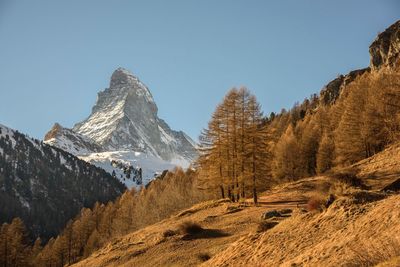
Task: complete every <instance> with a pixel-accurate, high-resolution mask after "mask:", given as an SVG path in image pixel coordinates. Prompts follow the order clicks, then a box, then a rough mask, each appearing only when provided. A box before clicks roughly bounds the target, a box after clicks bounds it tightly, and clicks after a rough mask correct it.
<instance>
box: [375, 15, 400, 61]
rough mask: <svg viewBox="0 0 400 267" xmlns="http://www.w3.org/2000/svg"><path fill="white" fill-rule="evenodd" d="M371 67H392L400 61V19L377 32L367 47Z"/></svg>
mask: <svg viewBox="0 0 400 267" xmlns="http://www.w3.org/2000/svg"><path fill="white" fill-rule="evenodd" d="M369 53H370V55H371V64H370V66H371V68H372V69H379V68H380V67H381V66H389V67H393V66H395V65H398V64H399V62H400V20H399V21H397V22H395V23H394V24H392V25H391V26H390V27H389V28H387V29H386V30H385V31H384V32H382V33H380V34H378V36H377V37H376V39H375V41H374V42H373V43H372V44H371V45H370V47H369Z"/></svg>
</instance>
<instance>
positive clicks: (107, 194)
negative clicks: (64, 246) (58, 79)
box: [0, 124, 126, 239]
mask: <svg viewBox="0 0 400 267" xmlns="http://www.w3.org/2000/svg"><path fill="white" fill-rule="evenodd" d="M125 189H126V187H125V186H124V185H123V184H122V183H120V182H119V181H118V180H117V179H115V178H113V177H112V176H111V175H110V174H109V173H107V172H106V171H104V170H103V169H101V168H98V167H96V166H93V165H92V164H89V163H88V162H86V161H83V160H80V159H79V158H77V157H75V156H74V155H72V154H70V153H67V152H65V151H64V150H62V149H59V148H56V147H52V146H49V145H47V144H44V143H43V142H41V141H39V140H35V139H31V138H29V137H28V136H26V135H24V134H21V133H19V132H18V131H15V130H12V129H10V128H8V127H6V126H3V125H1V124H0V224H1V223H3V222H10V221H11V220H12V218H14V217H20V218H22V219H23V220H24V221H25V222H26V223H27V225H29V229H30V230H31V233H32V236H34V237H37V236H41V237H42V238H44V239H48V238H50V237H51V236H54V235H56V234H58V233H59V231H60V229H62V227H64V226H65V223H66V222H67V221H68V220H70V219H72V218H73V217H74V216H76V215H77V214H78V213H79V211H80V210H81V208H82V207H92V206H93V205H94V203H95V202H102V203H105V202H108V201H110V200H113V199H115V198H116V197H117V196H119V195H120V194H121V193H122V192H124V191H125Z"/></svg>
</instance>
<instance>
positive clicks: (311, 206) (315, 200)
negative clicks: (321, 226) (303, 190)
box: [306, 196, 324, 211]
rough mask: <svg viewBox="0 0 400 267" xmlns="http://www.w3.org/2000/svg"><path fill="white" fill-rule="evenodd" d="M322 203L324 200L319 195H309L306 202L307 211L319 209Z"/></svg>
mask: <svg viewBox="0 0 400 267" xmlns="http://www.w3.org/2000/svg"><path fill="white" fill-rule="evenodd" d="M323 205H324V200H323V199H322V198H321V197H319V196H313V197H311V198H310V199H309V200H308V202H307V207H306V209H307V211H314V210H318V211H321V210H322V207H323Z"/></svg>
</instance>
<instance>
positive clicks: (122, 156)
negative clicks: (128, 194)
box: [45, 68, 198, 186]
mask: <svg viewBox="0 0 400 267" xmlns="http://www.w3.org/2000/svg"><path fill="white" fill-rule="evenodd" d="M157 112H158V109H157V105H156V104H155V102H154V100H153V96H152V95H151V93H150V91H149V89H148V88H147V87H146V86H145V85H144V84H143V83H142V82H141V81H140V80H139V79H138V78H137V77H135V76H134V75H133V74H132V73H130V72H129V71H127V70H125V69H122V68H119V69H117V70H116V71H114V73H113V74H112V76H111V81H110V86H109V87H108V88H106V89H105V90H104V91H101V92H99V93H98V97H97V101H96V104H95V105H94V107H93V109H92V112H91V114H90V116H89V117H88V118H87V119H85V120H84V121H82V122H80V123H77V124H76V125H75V126H74V127H73V129H67V128H63V127H62V126H61V125H59V124H55V125H54V126H53V128H52V129H51V130H50V131H49V132H48V133H47V134H46V136H45V142H46V143H47V144H50V145H52V146H56V147H58V148H61V149H63V150H65V151H68V152H70V153H72V154H74V155H76V156H79V157H81V158H82V159H85V160H86V159H87V160H88V161H90V162H92V163H94V164H96V165H97V166H100V167H102V168H104V169H106V170H107V171H109V172H110V173H116V174H119V173H120V172H121V170H118V169H115V168H109V166H110V165H111V163H112V162H114V161H123V162H124V164H128V165H129V164H130V165H131V166H133V167H135V168H138V169H140V168H143V166H146V167H144V168H145V169H143V170H142V171H143V173H144V174H146V176H147V177H143V180H144V182H146V181H149V179H151V178H152V177H153V176H154V175H156V174H157V173H158V172H162V171H163V170H164V169H165V168H166V166H168V167H169V168H172V167H173V166H175V165H179V166H182V167H187V166H188V165H189V164H190V162H191V161H193V160H194V159H195V158H196V157H197V153H198V152H197V150H196V144H195V143H194V142H193V140H192V139H191V138H190V137H189V136H187V135H186V134H185V133H184V132H182V131H174V130H172V129H171V128H170V127H169V126H168V124H167V123H166V122H165V121H164V120H162V119H160V118H159V117H158V115H157ZM111 152H113V153H111ZM115 152H118V153H115ZM138 153H139V154H138ZM129 155H140V157H139V158H138V157H137V156H132V157H130V156H129ZM89 159H90V160H89ZM149 162H150V163H154V164H150V163H149ZM117 177H118V178H120V179H121V180H122V181H124V182H125V184H126V185H127V186H131V185H132V181H131V182H127V181H126V178H127V177H125V175H122V176H121V175H117Z"/></svg>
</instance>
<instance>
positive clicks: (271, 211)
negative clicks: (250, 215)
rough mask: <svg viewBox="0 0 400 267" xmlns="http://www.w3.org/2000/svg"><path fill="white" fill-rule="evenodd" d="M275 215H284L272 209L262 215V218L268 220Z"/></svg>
mask: <svg viewBox="0 0 400 267" xmlns="http://www.w3.org/2000/svg"><path fill="white" fill-rule="evenodd" d="M274 217H282V214H280V213H279V212H278V211H277V210H270V211H266V212H264V213H263V214H262V215H261V219H262V220H267V219H270V218H274Z"/></svg>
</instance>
